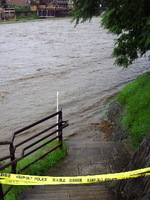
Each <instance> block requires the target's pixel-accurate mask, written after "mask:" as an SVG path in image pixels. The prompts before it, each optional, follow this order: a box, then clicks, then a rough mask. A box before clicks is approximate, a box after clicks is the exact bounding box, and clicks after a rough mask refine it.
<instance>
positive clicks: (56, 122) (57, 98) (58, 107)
mask: <svg viewBox="0 0 150 200" xmlns="http://www.w3.org/2000/svg"><path fill="white" fill-rule="evenodd" d="M58 111H59V92H58V91H57V112H58ZM58 120H59V116H58V115H57V121H56V123H58ZM58 128H59V126H57V129H58ZM57 135H58V132H57Z"/></svg>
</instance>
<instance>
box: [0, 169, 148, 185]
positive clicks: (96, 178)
mask: <svg viewBox="0 0 150 200" xmlns="http://www.w3.org/2000/svg"><path fill="white" fill-rule="evenodd" d="M141 176H144V177H145V176H150V167H148V168H144V169H138V170H134V171H128V172H121V173H114V174H104V175H103V174H102V175H89V176H72V177H53V176H30V175H22V174H9V173H0V183H1V184H7V185H60V184H85V183H98V182H104V181H112V180H122V179H129V178H137V177H141Z"/></svg>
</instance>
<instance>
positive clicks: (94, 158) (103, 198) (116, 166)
mask: <svg viewBox="0 0 150 200" xmlns="http://www.w3.org/2000/svg"><path fill="white" fill-rule="evenodd" d="M97 137H100V136H99V134H97V133H95V132H93V133H92V134H91V132H90V134H81V135H77V136H73V137H71V138H70V139H69V140H67V145H68V156H67V157H66V159H65V160H64V161H63V162H61V163H60V164H58V165H57V166H55V167H54V168H52V169H50V170H49V171H48V172H47V174H46V175H48V176H79V175H96V174H97V175H98V174H108V173H114V172H121V171H122V170H123V168H124V166H125V165H126V164H127V163H128V160H129V158H130V156H129V154H128V152H127V151H126V149H125V147H124V145H123V144H122V143H116V142H110V141H105V140H104V138H103V137H101V138H99V139H98V138H97ZM97 141H98V142H97ZM110 183H111V182H105V183H104V182H103V183H94V184H80V185H79V184H78V185H48V186H36V187H34V188H33V189H30V190H28V191H27V192H25V193H24V194H22V196H21V197H20V198H19V200H117V197H116V195H115V194H114V193H112V191H111V190H110V189H108V185H109V184H110ZM119 200H120V199H119Z"/></svg>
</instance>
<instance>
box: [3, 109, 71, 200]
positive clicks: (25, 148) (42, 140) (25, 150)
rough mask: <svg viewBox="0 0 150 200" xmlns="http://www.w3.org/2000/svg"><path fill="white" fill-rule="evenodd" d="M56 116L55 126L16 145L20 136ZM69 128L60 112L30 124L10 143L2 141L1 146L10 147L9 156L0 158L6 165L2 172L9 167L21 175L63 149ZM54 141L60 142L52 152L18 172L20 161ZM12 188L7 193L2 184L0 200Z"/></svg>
mask: <svg viewBox="0 0 150 200" xmlns="http://www.w3.org/2000/svg"><path fill="white" fill-rule="evenodd" d="M55 116H56V117H57V119H58V122H56V123H55V124H52V125H51V126H49V127H47V128H45V129H44V130H40V131H39V132H38V133H35V134H34V135H33V132H32V136H29V137H28V138H26V139H24V140H22V141H21V142H18V143H17V144H15V139H16V136H18V135H19V134H22V133H23V132H25V131H28V130H29V129H31V128H33V127H36V126H37V125H39V124H42V123H43V122H45V121H48V120H50V119H52V118H54V117H55ZM67 126H68V121H63V119H62V110H60V111H58V112H56V113H54V114H52V115H49V116H47V117H45V118H43V119H41V120H39V121H37V122H35V123H33V124H30V125H28V126H26V127H24V128H22V129H20V130H17V131H15V132H14V133H13V135H12V138H11V140H10V141H0V145H9V155H7V156H4V157H2V158H0V162H2V163H3V162H4V164H1V165H0V171H2V170H4V169H5V168H7V167H10V168H11V170H10V173H15V174H17V173H21V172H22V171H23V170H25V169H26V168H28V167H29V166H31V165H32V164H34V163H35V162H37V161H39V160H40V159H42V158H44V157H45V156H46V155H48V154H49V153H51V152H53V151H54V150H56V149H57V148H59V147H60V148H61V147H62V142H63V138H62V130H63V129H64V128H65V127H67ZM33 131H34V130H33ZM32 140H33V141H32ZM54 140H58V144H57V145H56V146H55V147H52V148H51V149H50V150H48V151H46V152H45V153H43V155H42V156H40V157H38V158H37V159H35V160H34V161H32V162H31V163H29V164H27V165H25V166H24V167H23V168H21V169H20V170H19V171H18V170H17V163H18V162H19V161H20V160H22V159H23V158H25V157H27V156H29V155H31V154H32V153H34V152H36V151H37V150H38V149H40V148H42V147H44V146H45V145H47V144H49V143H51V142H52V141H54ZM18 147H22V150H21V154H20V156H19V157H18V156H17V155H16V150H17V149H18ZM8 159H9V161H8ZM6 160H7V162H6ZM11 188H12V186H10V187H8V188H7V190H6V191H3V189H2V184H0V200H3V199H4V196H5V195H6V194H7V193H8V192H9V191H10V189H11Z"/></svg>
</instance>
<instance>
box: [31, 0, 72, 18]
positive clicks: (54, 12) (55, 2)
mask: <svg viewBox="0 0 150 200" xmlns="http://www.w3.org/2000/svg"><path fill="white" fill-rule="evenodd" d="M34 2H35V3H33V4H32V5H31V11H37V15H38V16H39V17H62V16H66V15H68V13H69V11H70V10H71V9H72V8H73V5H72V4H68V3H67V1H66V0H35V1H34Z"/></svg>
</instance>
